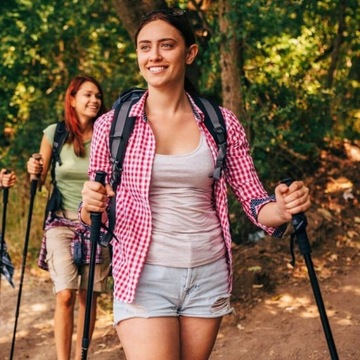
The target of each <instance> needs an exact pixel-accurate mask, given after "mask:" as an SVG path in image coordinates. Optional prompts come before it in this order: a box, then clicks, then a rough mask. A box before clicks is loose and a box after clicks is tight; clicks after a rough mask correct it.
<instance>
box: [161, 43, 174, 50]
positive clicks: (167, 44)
mask: <svg viewBox="0 0 360 360" xmlns="http://www.w3.org/2000/svg"><path fill="white" fill-rule="evenodd" d="M162 47H163V48H165V49H171V48H172V47H173V45H172V44H170V43H163V44H162Z"/></svg>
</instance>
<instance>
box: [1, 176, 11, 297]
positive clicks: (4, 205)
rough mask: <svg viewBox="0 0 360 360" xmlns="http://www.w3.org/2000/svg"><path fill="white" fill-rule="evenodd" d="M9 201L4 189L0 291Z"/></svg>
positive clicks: (6, 190)
mask: <svg viewBox="0 0 360 360" xmlns="http://www.w3.org/2000/svg"><path fill="white" fill-rule="evenodd" d="M5 174H10V170H8V169H7V170H6V171H5ZM8 200H9V188H8V187H4V189H3V213H2V223H1V226H2V228H1V239H0V241H1V244H0V290H1V271H2V267H3V261H2V258H3V254H4V248H5V227H6V212H7V204H8Z"/></svg>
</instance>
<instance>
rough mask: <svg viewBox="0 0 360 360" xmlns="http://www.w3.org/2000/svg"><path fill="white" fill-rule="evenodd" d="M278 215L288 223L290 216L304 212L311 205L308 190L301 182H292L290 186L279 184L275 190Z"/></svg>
mask: <svg viewBox="0 0 360 360" xmlns="http://www.w3.org/2000/svg"><path fill="white" fill-rule="evenodd" d="M275 197H276V203H277V205H278V211H279V215H280V216H281V217H282V218H283V219H284V220H285V221H290V220H291V217H292V215H295V214H298V213H300V212H305V211H306V210H308V209H309V207H310V205H311V201H310V195H309V188H308V187H307V186H305V185H304V183H303V182H302V181H294V182H292V183H291V185H290V186H287V185H286V184H279V185H278V186H277V187H276V188H275Z"/></svg>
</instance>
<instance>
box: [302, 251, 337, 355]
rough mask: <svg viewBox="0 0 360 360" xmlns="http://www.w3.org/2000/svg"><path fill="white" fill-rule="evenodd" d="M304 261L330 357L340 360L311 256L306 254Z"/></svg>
mask: <svg viewBox="0 0 360 360" xmlns="http://www.w3.org/2000/svg"><path fill="white" fill-rule="evenodd" d="M304 259H305V264H306V266H307V269H308V273H309V278H310V283H311V286H312V289H313V293H314V297H315V300H316V304H317V307H318V310H319V314H320V319H321V323H322V326H323V329H324V334H325V338H326V341H327V345H328V348H329V352H330V356H331V359H332V360H338V359H339V357H338V354H337V350H336V346H335V341H334V338H333V335H332V332H331V327H330V324H329V320H328V317H327V315H326V310H325V305H324V301H323V298H322V295H321V291H320V286H319V282H318V280H317V277H316V273H315V270H314V265H313V262H312V259H311V256H310V254H304Z"/></svg>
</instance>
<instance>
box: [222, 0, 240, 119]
mask: <svg viewBox="0 0 360 360" xmlns="http://www.w3.org/2000/svg"><path fill="white" fill-rule="evenodd" d="M231 2H232V1H231V0H220V1H219V25H220V33H221V34H222V36H223V39H222V41H221V43H220V66H221V85H222V97H223V103H222V105H223V106H224V107H226V108H228V109H230V110H231V111H233V112H234V114H235V115H236V116H238V117H239V118H242V117H243V116H244V115H245V112H244V106H243V99H242V86H241V68H242V66H243V64H242V61H241V59H242V56H241V52H242V47H241V44H240V42H239V40H238V39H237V36H236V31H235V29H236V28H237V24H235V23H232V22H231V21H230V19H229V16H228V15H229V13H230V12H232V11H235V9H233V8H232V5H231Z"/></svg>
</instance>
